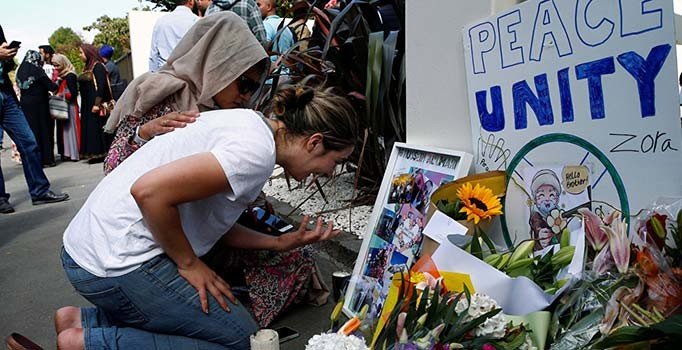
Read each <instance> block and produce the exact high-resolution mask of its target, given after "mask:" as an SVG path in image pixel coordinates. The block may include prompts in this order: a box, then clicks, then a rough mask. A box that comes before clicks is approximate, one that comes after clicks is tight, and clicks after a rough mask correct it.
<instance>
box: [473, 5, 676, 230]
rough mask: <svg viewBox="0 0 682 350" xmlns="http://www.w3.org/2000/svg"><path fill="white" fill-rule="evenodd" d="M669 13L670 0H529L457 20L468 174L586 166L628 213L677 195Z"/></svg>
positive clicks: (512, 210)
mask: <svg viewBox="0 0 682 350" xmlns="http://www.w3.org/2000/svg"><path fill="white" fill-rule="evenodd" d="M673 17H674V16H673V5H672V0H605V1H589V0H565V1H552V0H533V1H527V2H524V3H523V4H521V5H519V6H516V7H513V8H511V9H508V10H506V11H503V12H500V13H498V14H496V15H494V16H492V17H489V18H487V19H483V20H479V21H477V22H475V23H473V24H472V25H470V26H468V27H467V28H465V29H464V31H463V38H464V51H465V57H466V72H467V83H468V92H467V93H468V100H469V109H470V117H471V124H472V132H473V140H474V164H475V166H476V171H477V172H481V171H487V170H498V169H506V170H507V171H508V172H510V173H513V174H515V176H520V173H519V172H517V171H516V168H517V166H519V165H521V166H531V167H532V166H533V164H535V163H558V164H565V165H586V166H588V167H589V168H590V171H591V174H590V178H591V186H592V198H593V199H596V200H601V201H605V202H608V203H611V204H613V205H615V206H616V207H618V208H620V209H622V210H623V211H625V212H626V214H628V213H635V212H637V211H638V210H639V209H641V208H643V207H645V206H647V205H649V204H651V203H652V202H653V201H654V200H655V199H656V198H657V197H659V196H661V195H680V194H682V181H680V175H679V174H680V171H682V154H681V153H680V152H681V151H680V147H681V141H680V139H681V132H680V130H681V129H680V118H679V106H678V105H679V96H678V84H677V77H678V76H677V70H676V53H675V32H674V21H673ZM521 180H522V181H523V179H521ZM509 186H510V190H513V189H512V187H514V186H515V185H514V182H513V181H512V182H510V185H509ZM510 201H511V202H510ZM522 201H523V198H522V196H518V197H514V196H513V195H512V196H509V195H508V196H507V200H506V203H505V204H506V207H505V210H506V213H505V214H506V218H508V220H509V221H508V222H507V228H508V229H509V234H510V236H511V238H512V239H513V238H514V237H515V236H517V237H519V236H521V235H523V234H527V232H525V231H526V229H525V227H527V224H528V223H527V222H522V221H523V220H519V219H516V221H517V222H510V220H511V218H519V217H523V211H524V210H527V209H528V207H527V206H525V207H524V205H522V204H521V202H522ZM511 203H513V205H510V204H511ZM517 204H518V205H517ZM503 226H504V225H503Z"/></svg>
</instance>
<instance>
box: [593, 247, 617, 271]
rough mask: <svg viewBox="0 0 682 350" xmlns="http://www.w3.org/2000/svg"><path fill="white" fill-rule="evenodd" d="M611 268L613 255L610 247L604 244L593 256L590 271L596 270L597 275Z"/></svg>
mask: <svg viewBox="0 0 682 350" xmlns="http://www.w3.org/2000/svg"><path fill="white" fill-rule="evenodd" d="M611 268H613V257H612V256H611V249H609V246H606V247H604V249H602V250H601V251H600V252H599V253H597V256H596V257H595V258H594V262H593V263H592V271H594V272H596V273H597V276H601V275H603V274H605V273H607V272H609V270H611Z"/></svg>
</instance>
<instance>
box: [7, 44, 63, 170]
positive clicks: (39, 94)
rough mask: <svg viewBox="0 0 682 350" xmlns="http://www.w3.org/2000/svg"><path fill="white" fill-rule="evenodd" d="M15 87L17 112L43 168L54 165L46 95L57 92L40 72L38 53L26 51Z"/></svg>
mask: <svg viewBox="0 0 682 350" xmlns="http://www.w3.org/2000/svg"><path fill="white" fill-rule="evenodd" d="M16 78H17V86H19V89H21V100H20V105H21V109H22V110H23V111H24V115H25V116H26V120H28V125H29V126H30V127H31V130H32V131H33V135H34V136H35V138H36V142H38V149H39V150H40V156H41V159H42V163H43V166H44V167H53V166H55V165H57V163H56V162H55V160H54V126H55V123H54V119H52V118H51V117H50V107H49V103H50V92H54V91H56V90H57V87H58V86H57V84H55V83H54V82H53V81H52V79H51V78H50V77H48V76H47V74H45V71H44V70H43V59H42V57H41V55H40V53H39V52H38V51H34V50H29V51H28V52H26V56H25V57H24V61H23V62H21V65H20V66H19V69H17V77H16Z"/></svg>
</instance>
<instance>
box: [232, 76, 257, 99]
mask: <svg viewBox="0 0 682 350" xmlns="http://www.w3.org/2000/svg"><path fill="white" fill-rule="evenodd" d="M237 87H238V89H239V93H240V94H242V95H246V94H253V93H254V92H256V90H258V88H259V87H260V83H259V82H256V81H253V80H251V79H249V78H247V77H246V76H244V75H242V76H240V77H239V79H237Z"/></svg>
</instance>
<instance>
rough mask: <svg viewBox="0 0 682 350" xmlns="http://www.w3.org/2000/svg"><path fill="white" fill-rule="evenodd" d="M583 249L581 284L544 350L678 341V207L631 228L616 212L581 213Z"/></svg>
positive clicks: (659, 209) (681, 300)
mask: <svg viewBox="0 0 682 350" xmlns="http://www.w3.org/2000/svg"><path fill="white" fill-rule="evenodd" d="M581 214H582V216H583V220H584V221H585V223H586V237H587V241H588V242H589V246H588V261H589V263H588V264H587V268H586V271H585V272H584V274H583V281H581V282H580V283H579V284H577V285H576V286H575V288H574V289H573V290H572V291H570V292H569V293H567V295H566V296H565V297H564V298H562V299H561V301H560V303H559V304H558V305H557V306H556V309H555V311H554V315H553V319H552V324H551V329H550V336H551V337H553V338H554V343H553V344H552V349H581V348H591V349H593V348H594V349H604V348H610V347H617V346H629V345H633V344H639V345H640V346H642V348H648V347H650V346H651V345H652V344H658V345H659V346H662V347H665V346H666V344H668V345H667V346H672V344H674V341H676V340H682V314H681V313H682V265H681V260H680V254H681V253H680V247H681V245H680V244H681V243H682V229H681V227H682V200H677V201H676V202H675V201H673V202H672V203H666V204H664V205H655V206H654V208H652V209H651V210H647V211H644V212H643V213H642V214H641V215H639V216H638V218H637V222H636V223H634V224H632V225H633V227H634V229H633V230H632V231H633V233H632V234H630V235H628V224H627V220H626V219H622V218H621V214H620V212H619V211H617V210H614V211H613V212H611V213H609V214H605V213H604V212H603V211H601V210H597V211H591V210H587V209H583V210H581Z"/></svg>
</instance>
